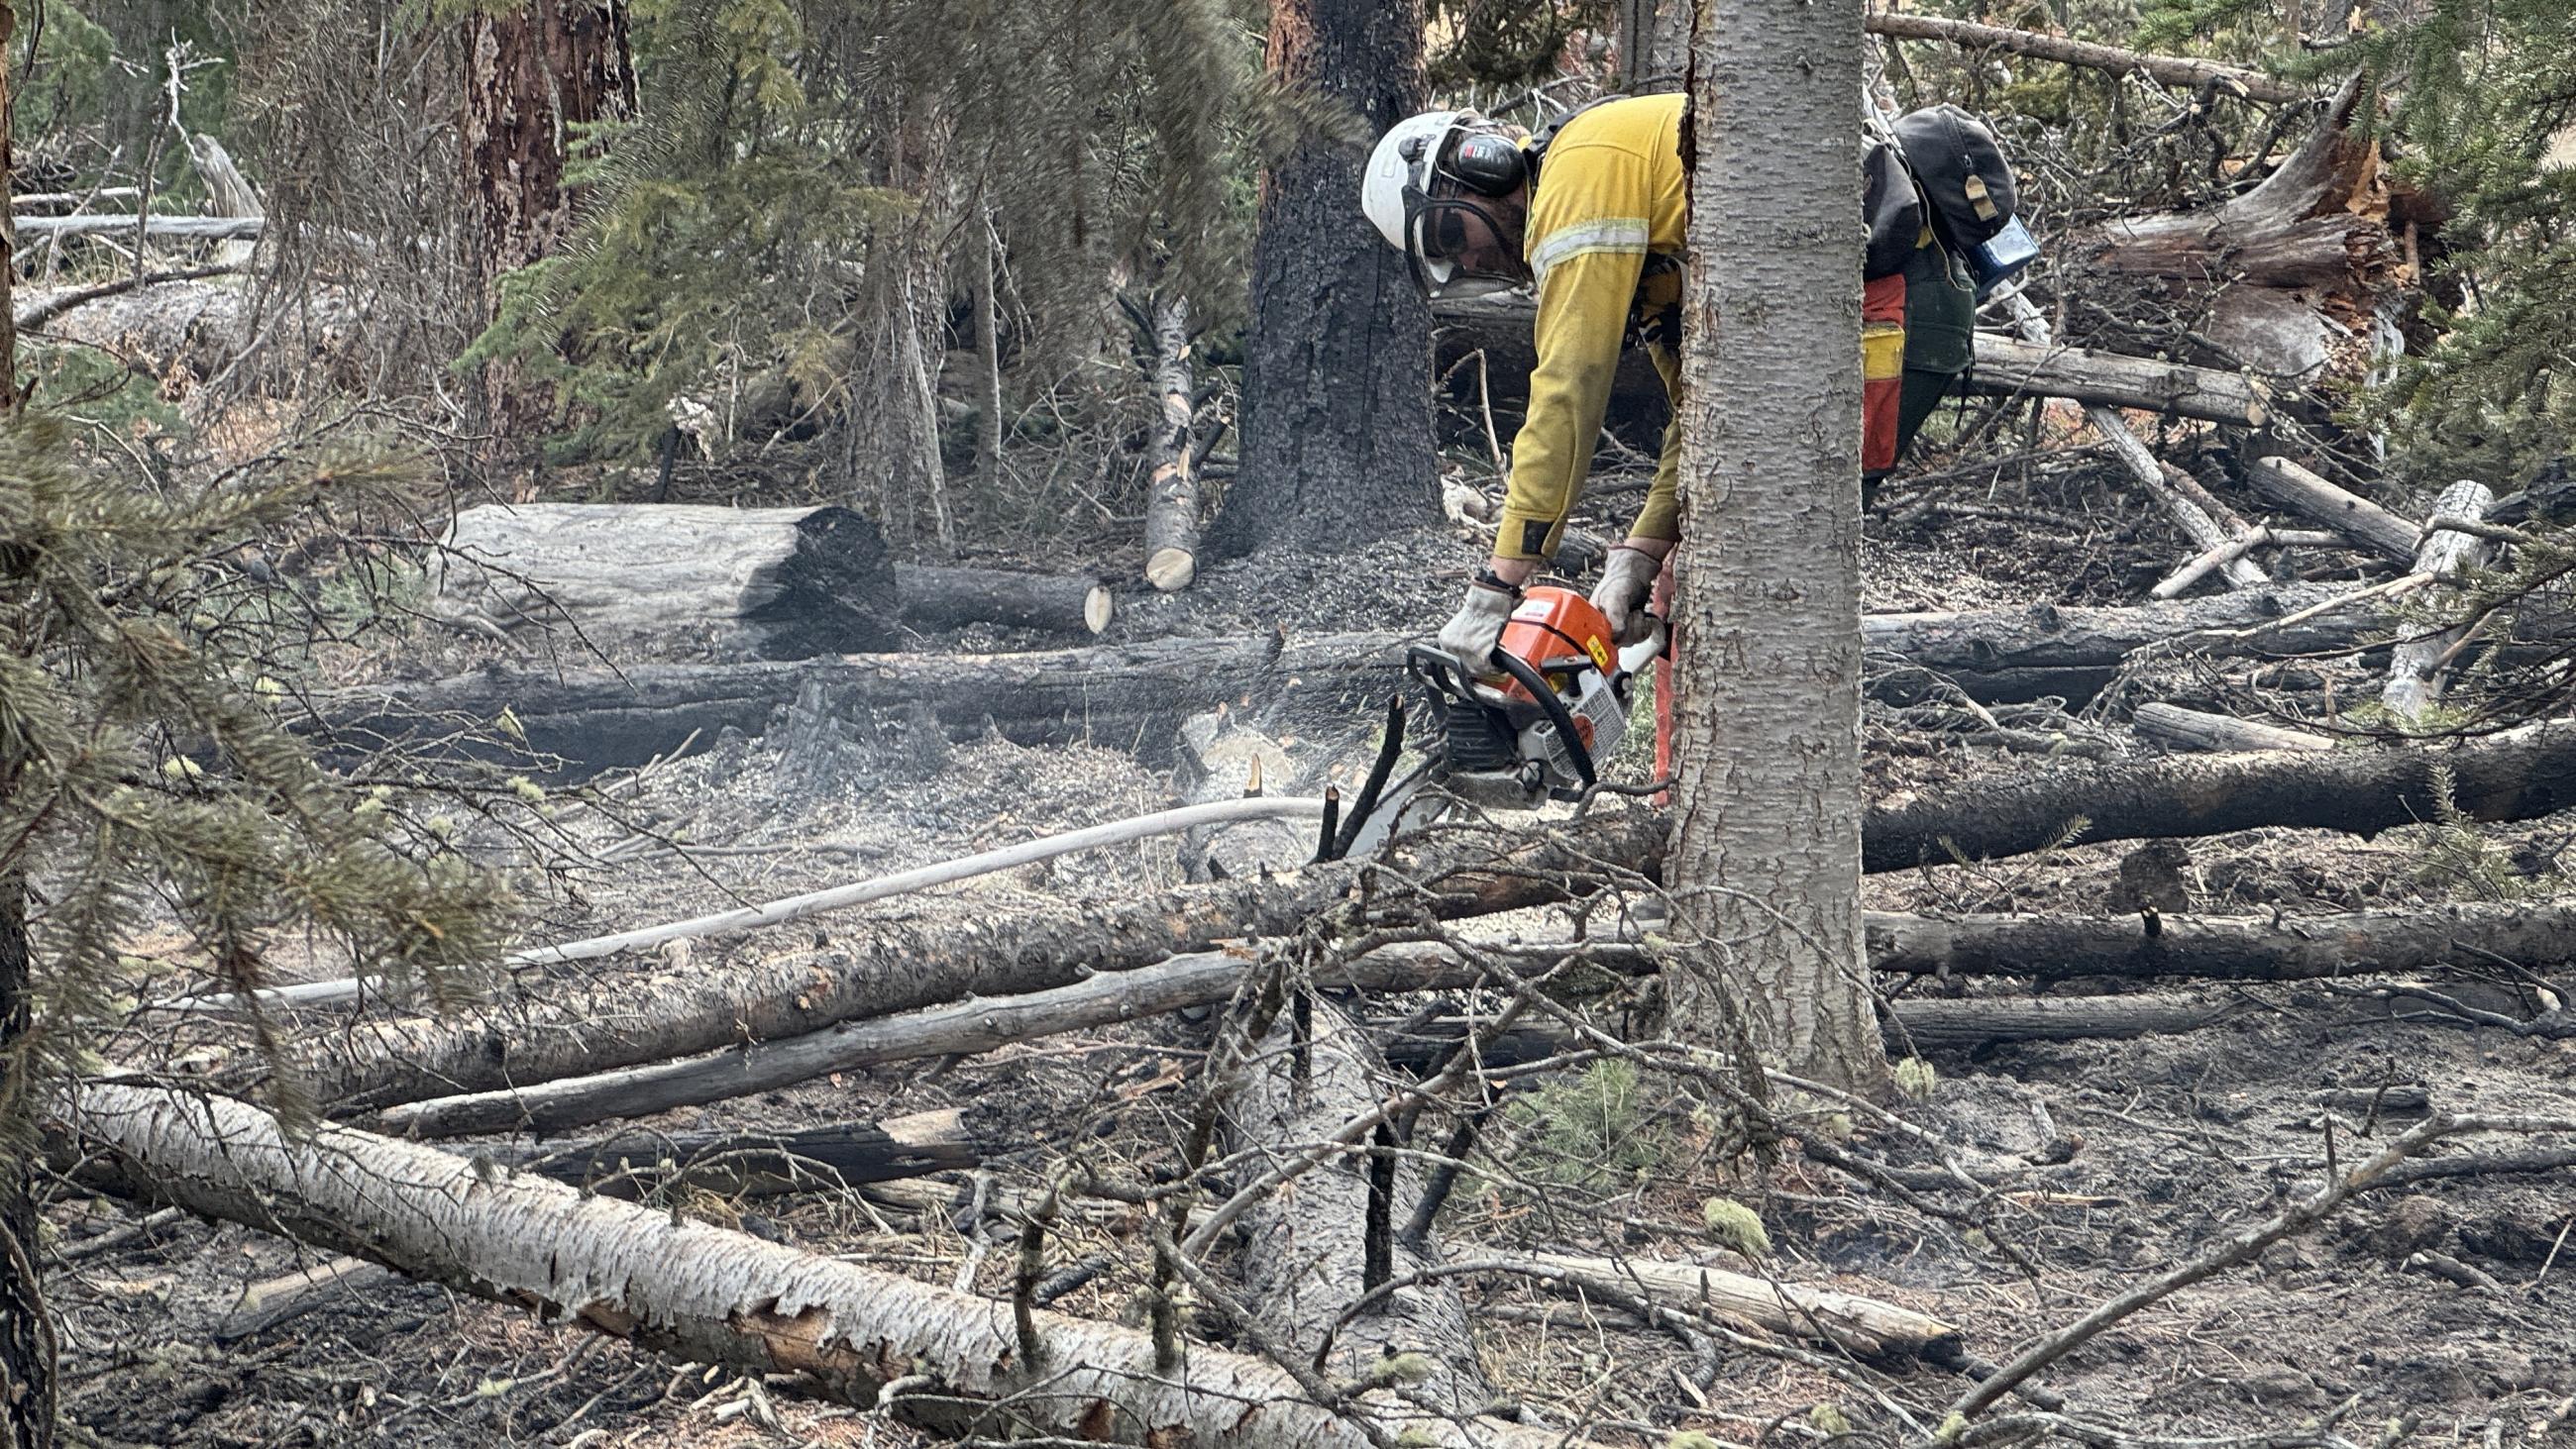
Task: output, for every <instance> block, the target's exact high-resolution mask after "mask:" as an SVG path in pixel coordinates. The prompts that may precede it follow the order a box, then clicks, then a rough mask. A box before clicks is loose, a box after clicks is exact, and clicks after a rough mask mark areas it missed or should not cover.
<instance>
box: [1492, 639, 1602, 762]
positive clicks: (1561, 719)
mask: <svg viewBox="0 0 2576 1449" xmlns="http://www.w3.org/2000/svg"><path fill="white" fill-rule="evenodd" d="M1494 663H1496V664H1499V665H1501V666H1502V668H1503V672H1504V673H1505V674H1508V675H1510V676H1511V677H1512V679H1513V681H1514V682H1515V683H1517V684H1519V685H1520V687H1521V688H1523V689H1526V690H1528V691H1529V692H1530V697H1531V698H1533V699H1536V700H1537V701H1538V707H1539V710H1540V712H1541V713H1543V714H1545V715H1546V716H1547V722H1548V723H1549V724H1551V725H1553V726H1555V727H1556V736H1557V738H1558V739H1561V740H1563V741H1565V752H1566V754H1567V755H1568V756H1570V757H1571V758H1572V759H1573V761H1574V773H1575V774H1577V775H1580V776H1582V777H1583V788H1584V789H1586V790H1589V789H1591V788H1592V787H1594V786H1595V785H1598V784H1600V783H1601V780H1600V777H1599V776H1597V775H1595V774H1594V773H1593V772H1592V751H1591V750H1589V749H1587V748H1585V747H1584V744H1583V736H1581V735H1578V734H1576V733H1575V732H1574V716H1573V715H1571V714H1568V713H1567V712H1566V709H1565V701H1564V700H1561V699H1559V698H1557V697H1556V689H1555V687H1554V686H1553V685H1550V684H1549V683H1548V682H1547V679H1546V676H1544V675H1542V674H1540V673H1539V672H1538V667H1537V666H1536V665H1533V664H1531V663H1530V662H1529V661H1528V660H1526V659H1523V658H1522V657H1520V656H1519V655H1517V654H1514V653H1513V652H1511V651H1510V650H1508V649H1497V650H1495V651H1494Z"/></svg>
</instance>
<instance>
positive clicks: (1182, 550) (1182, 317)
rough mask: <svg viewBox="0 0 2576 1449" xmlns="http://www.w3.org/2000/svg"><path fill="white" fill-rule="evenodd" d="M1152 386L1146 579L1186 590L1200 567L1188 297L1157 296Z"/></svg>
mask: <svg viewBox="0 0 2576 1449" xmlns="http://www.w3.org/2000/svg"><path fill="white" fill-rule="evenodd" d="M1153 320H1154V336H1153V343H1154V368H1153V386H1154V401H1155V406H1156V408H1157V409H1158V410H1159V411H1160V412H1161V415H1162V419H1161V422H1160V424H1159V425H1158V426H1157V427H1156V428H1155V430H1154V452H1153V468H1154V471H1153V476H1152V479H1151V481H1150V482H1149V484H1148V485H1147V492H1146V498H1145V578H1146V581H1147V582H1149V583H1151V584H1152V585H1153V586H1154V587H1155V588H1157V589H1160V590H1162V591H1163V592H1164V593H1167V594H1168V593H1172V592H1175V591H1176V590H1180V589H1186V588H1188V587H1189V586H1190V581H1191V580H1192V579H1195V578H1197V577H1198V572H1199V480H1198V468H1197V464H1196V461H1195V460H1194V459H1193V458H1192V456H1191V450H1192V449H1193V448H1195V447H1196V446H1197V443H1196V440H1195V439H1194V438H1193V437H1192V436H1191V432H1190V423H1191V421H1192V419H1193V417H1194V414H1195V409H1193V408H1192V407H1191V405H1190V404H1191V400H1192V399H1193V398H1194V397H1195V396H1196V387H1195V385H1194V384H1193V383H1192V382H1191V379H1190V302H1189V299H1188V298H1187V297H1182V296H1178V295H1174V296H1169V297H1166V296H1161V295H1157V296H1156V297H1155V298H1154V309H1153Z"/></svg>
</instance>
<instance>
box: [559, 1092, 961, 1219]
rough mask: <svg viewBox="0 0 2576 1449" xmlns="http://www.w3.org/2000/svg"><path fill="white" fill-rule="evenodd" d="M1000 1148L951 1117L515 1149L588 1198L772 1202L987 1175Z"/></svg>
mask: <svg viewBox="0 0 2576 1449" xmlns="http://www.w3.org/2000/svg"><path fill="white" fill-rule="evenodd" d="M995 1145H996V1144H994V1143H991V1142H988V1141H986V1140H985V1139H984V1138H983V1137H982V1136H980V1135H979V1134H977V1133H976V1132H975V1131H974V1130H973V1129H971V1128H969V1127H968V1126H967V1122H966V1112H965V1109H963V1108H959V1107H946V1108H942V1109H940V1110H938V1111H933V1112H916V1113H914V1114H912V1115H911V1116H909V1117H894V1118H889V1119H887V1120H886V1121H883V1122H835V1123H831V1124H829V1125H826V1126H821V1127H800V1128H797V1129H795V1130H793V1131H787V1132H643V1131H627V1132H620V1133H618V1134H616V1135H614V1136H611V1137H605V1138H602V1139H600V1140H598V1141H595V1142H543V1141H540V1142H533V1143H527V1144H523V1145H521V1146H518V1147H514V1148H512V1149H511V1150H510V1151H509V1153H508V1160H509V1161H510V1162H512V1163H514V1164H516V1165H517V1166H519V1167H520V1168H521V1169H522V1170H524V1171H528V1172H533V1173H536V1174H538V1175H539V1176H543V1177H550V1178H553V1179H554V1180H555V1181H557V1182H568V1183H571V1184H572V1185H574V1186H575V1187H578V1188H581V1189H582V1190H583V1191H585V1192H596V1193H605V1194H607V1195H608V1196H610V1197H618V1198H627V1199H634V1198H638V1197H642V1196H644V1195H645V1194H646V1193H647V1192H650V1191H653V1190H656V1189H659V1190H662V1191H668V1190H670V1189H673V1188H678V1187H683V1186H685V1187H690V1188H695V1189H697V1190H699V1191H702V1192H710V1193H714V1194H716V1195H717V1196H719V1197H728V1198H743V1197H773V1196H776V1195H778V1194H781V1193H790V1192H823V1191H831V1190H835V1189H841V1188H850V1187H856V1186H858V1185H860V1184H862V1183H871V1182H893V1181H898V1180H900V1179H903V1178H908V1177H920V1176H923V1175H925V1174H927V1173H933V1172H962V1171H965V1170H967V1169H969V1168H974V1167H979V1166H982V1165H983V1162H984V1159H985V1157H986V1156H987V1155H988V1154H989V1153H990V1152H991V1151H992V1150H993V1148H994V1146H995Z"/></svg>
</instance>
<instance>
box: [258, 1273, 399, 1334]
mask: <svg viewBox="0 0 2576 1449" xmlns="http://www.w3.org/2000/svg"><path fill="white" fill-rule="evenodd" d="M394 1276H395V1274H394V1271H393V1270H392V1269H391V1268H388V1267H385V1266H384V1265H383V1264H381V1263H370V1262H368V1261H367V1260H366V1259H364V1258H354V1257H339V1258H334V1259H332V1260H331V1261H329V1262H327V1263H316V1264H314V1265H313V1266H312V1267H310V1268H299V1269H297V1270H295V1271H294V1272H292V1273H281V1274H279V1275H278V1276H276V1277H274V1278H269V1279H264V1280H262V1281H260V1282H257V1283H253V1284H251V1285H250V1286H249V1287H247V1288H244V1289H243V1290H242V1296H241V1297H240V1298H239V1299H238V1300H236V1301H235V1302H234V1304H233V1306H232V1311H231V1312H229V1313H226V1314H225V1315H224V1317H223V1321H222V1322H220V1323H217V1324H216V1325H215V1332H214V1339H215V1342H217V1343H238V1342H239V1341H241V1340H242V1339H245V1338H249V1337H251V1336H252V1335H253V1334H259V1333H266V1332H267V1331H268V1330H270V1329H272V1328H278V1327H281V1326H283V1325H285V1324H288V1323H292V1322H294V1321H295V1320H296V1319H298V1318H301V1317H303V1316H304V1315H305V1314H307V1313H310V1312H312V1311H313V1310H314V1309H316V1308H320V1307H323V1306H324V1305H326V1304H328V1303H329V1302H330V1301H331V1300H332V1299H334V1298H336V1297H338V1296H339V1295H341V1294H343V1293H356V1292H361V1291H364V1290H366V1289H369V1288H374V1287H376V1286H378V1285H380V1284H383V1283H386V1282H389V1281H391V1280H392V1279H393V1278H394Z"/></svg>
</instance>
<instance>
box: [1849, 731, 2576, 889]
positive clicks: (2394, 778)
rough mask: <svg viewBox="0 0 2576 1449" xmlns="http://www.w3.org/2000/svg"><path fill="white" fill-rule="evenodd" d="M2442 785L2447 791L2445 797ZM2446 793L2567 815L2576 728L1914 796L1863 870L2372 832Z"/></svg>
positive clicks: (2147, 767)
mask: <svg viewBox="0 0 2576 1449" xmlns="http://www.w3.org/2000/svg"><path fill="white" fill-rule="evenodd" d="M2446 787H2447V788H2446ZM2446 796H2447V798H2448V802H2449V804H2450V805H2451V806H2453V807H2455V808H2457V809H2458V810H2459V812H2460V813H2461V814H2463V815H2466V816H2468V817H2470V818H2471V819H2476V820H2530V819H2535V818H2537V817H2539V816H2542V815H2547V814H2551V813H2553V812H2555V811H2559V810H2564V809H2566V808H2568V807H2570V806H2576V724H2553V725H2539V726H2533V727H2529V728H2525V729H2520V730H2515V731H2513V732H2512V733H2510V734H2504V735H2496V736H2493V737H2491V738H2487V739H2482V740H2472V741H2467V742H2464V743H2461V744H2458V745H2455V746H2445V747H2430V746H2414V747H2405V748H2395V749H2371V750H2333V751H2326V752H2319V753H2308V752H2297V753H2267V754H2259V755H2204V756H2199V757H2196V758H2189V757H2176V758H2172V759H2164V760H2155V761H2152V762H2149V763H2147V764H2143V765H2095V766H2087V767H2084V768H2080V769H2069V770H2065V771H2062V772H2059V773H2057V774H2054V775H2050V776H2046V777H2042V778H2039V779H2028V780H2019V781H2010V782H2004V783H2000V784H1995V785H1989V786H1987V787H1985V788H1983V789H1982V790H1980V791H1979V793H1978V795H1977V796H1976V798H1975V799H1973V800H1965V801H1962V800H1943V801H1934V800H1918V801H1914V802H1912V803H1910V804H1906V805H1902V806H1899V807H1896V808H1894V809H1888V808H1884V807H1882V808H1879V809H1876V810H1872V811H1871V812H1870V814H1869V831H1868V846H1867V858H1868V863H1869V869H1871V870H1874V871H1877V870H1903V869H1905V868H1906V867H1908V866H1912V865H1915V864H1917V863H1918V862H1919V863H1926V864H1935V865H1937V864H1940V863H1942V862H1945V861H1948V860H1951V859H1953V855H1952V852H1953V851H1956V852H1958V853H1959V854H1961V855H1965V856H1966V857H1968V858H1969V859H1972V860H1973V859H1977V858H1980V857H1989V856H2007V855H2020V854H2024V853H2027V852H2029V851H2033V850H2041V849H2045V848H2046V847H2047V846H2048V845H2049V844H2050V843H2051V842H2054V841H2061V840H2064V839H2066V837H2067V830H2068V827H2069V826H2070V825H2071V824H2072V823H2074V822H2075V821H2076V820H2078V819H2079V818H2080V819H2082V820H2083V821H2085V822H2086V824H2085V828H2084V829H2083V831H2082V832H2081V833H2079V834H2078V835H2076V836H2075V839H2076V840H2077V841H2079V842H2088V841H2099V840H2140V839H2153V838H2156V837H2159V836H2200V835H2223V834H2226V833H2228V832H2230V831H2236V830H2254V829H2258V828H2261V827H2265V826H2304V827H2308V828H2312V829H2322V830H2343V831H2349V832H2352V833H2354V834H2357V835H2372V834H2376V833H2378V832H2379V831H2382V830H2388V829H2392V828H2394V827H2396V826H2400V825H2414V824H2418V823H2420V822H2423V821H2426V820H2431V819H2433V818H2435V816H2436V814H2437V813H2438V811H2439V810H2441V809H2442V808H2443V801H2444V800H2445V797H2446Z"/></svg>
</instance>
